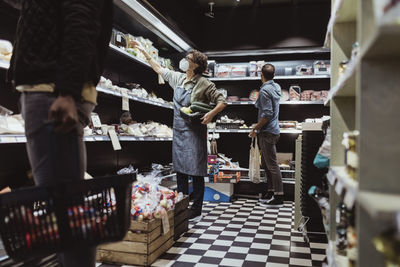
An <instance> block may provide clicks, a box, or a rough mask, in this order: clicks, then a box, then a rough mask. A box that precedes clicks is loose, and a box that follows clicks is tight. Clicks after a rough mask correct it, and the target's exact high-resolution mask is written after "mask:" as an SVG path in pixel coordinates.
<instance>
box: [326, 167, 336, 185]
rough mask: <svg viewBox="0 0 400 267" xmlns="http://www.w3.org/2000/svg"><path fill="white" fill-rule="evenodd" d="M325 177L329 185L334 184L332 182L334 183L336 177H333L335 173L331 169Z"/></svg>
mask: <svg viewBox="0 0 400 267" xmlns="http://www.w3.org/2000/svg"><path fill="white" fill-rule="evenodd" d="M327 178H328V181H329V183H330V184H331V185H334V184H335V179H336V177H335V175H334V174H333V172H332V170H330V171H329V172H328V175H327Z"/></svg>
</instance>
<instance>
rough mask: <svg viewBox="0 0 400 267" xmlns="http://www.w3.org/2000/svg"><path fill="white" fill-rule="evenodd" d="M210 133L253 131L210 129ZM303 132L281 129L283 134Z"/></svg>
mask: <svg viewBox="0 0 400 267" xmlns="http://www.w3.org/2000/svg"><path fill="white" fill-rule="evenodd" d="M208 131H209V132H210V133H250V131H251V129H208ZM301 132H302V131H301V130H294V129H293V130H285V129H281V134H301Z"/></svg>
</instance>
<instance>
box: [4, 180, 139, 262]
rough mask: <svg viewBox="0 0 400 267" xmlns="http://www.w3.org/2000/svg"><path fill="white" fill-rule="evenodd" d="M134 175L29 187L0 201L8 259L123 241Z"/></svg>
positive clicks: (7, 195)
mask: <svg viewBox="0 0 400 267" xmlns="http://www.w3.org/2000/svg"><path fill="white" fill-rule="evenodd" d="M135 179H136V174H128V175H118V176H109V177H102V178H96V179H93V180H79V181H73V182H68V183H64V184H62V185H57V186H49V187H31V188H26V189H20V190H17V191H15V192H11V193H7V194H4V195H1V196H0V208H1V210H0V234H1V238H2V240H3V244H4V247H5V249H6V251H7V254H8V255H9V256H10V257H11V258H13V259H19V260H20V259H28V258H31V257H37V256H40V255H48V254H51V253H54V252H60V251H63V250H65V249H68V248H72V247H76V246H94V245H98V244H102V243H106V242H113V241H119V240H121V239H122V238H123V237H124V236H125V234H126V232H127V230H128V228H129V225H130V209H131V194H132V182H133V181H134V180H135Z"/></svg>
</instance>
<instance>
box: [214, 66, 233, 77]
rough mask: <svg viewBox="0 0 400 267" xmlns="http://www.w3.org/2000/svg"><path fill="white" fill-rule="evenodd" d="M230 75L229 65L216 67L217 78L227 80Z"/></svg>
mask: <svg viewBox="0 0 400 267" xmlns="http://www.w3.org/2000/svg"><path fill="white" fill-rule="evenodd" d="M230 73H231V66H230V65H220V64H218V65H216V71H215V75H216V77H218V78H227V77H229V75H230Z"/></svg>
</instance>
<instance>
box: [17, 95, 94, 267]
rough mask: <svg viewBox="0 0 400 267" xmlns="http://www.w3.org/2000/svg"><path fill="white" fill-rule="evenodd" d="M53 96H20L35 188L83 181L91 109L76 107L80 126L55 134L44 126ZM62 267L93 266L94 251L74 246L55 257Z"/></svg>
mask: <svg viewBox="0 0 400 267" xmlns="http://www.w3.org/2000/svg"><path fill="white" fill-rule="evenodd" d="M54 100H55V96H54V95H53V94H51V93H23V94H22V96H21V108H22V116H23V117H24V119H25V133H26V138H27V144H26V148H27V152H28V157H29V162H30V164H31V167H32V171H33V176H34V179H35V184H36V185H50V184H56V183H60V182H62V181H67V180H74V179H76V180H80V179H83V177H84V173H85V171H86V147H85V143H84V141H83V128H84V126H85V125H87V124H88V122H89V118H90V113H91V112H92V111H93V109H94V105H93V104H91V103H88V102H85V103H76V106H77V109H78V115H79V119H80V122H81V123H80V124H79V126H78V128H77V130H76V131H74V132H71V133H68V134H57V133H55V132H54V131H53V129H52V125H50V124H45V122H46V121H47V120H48V114H49V109H50V106H51V104H52V103H53V101H54ZM58 257H59V261H60V263H61V264H62V266H65V267H70V266H71V267H72V266H79V267H80V266H82V267H92V266H95V260H96V248H93V247H91V248H88V247H81V246H77V247H76V248H74V249H70V250H68V251H64V252H63V253H59V254H58Z"/></svg>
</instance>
